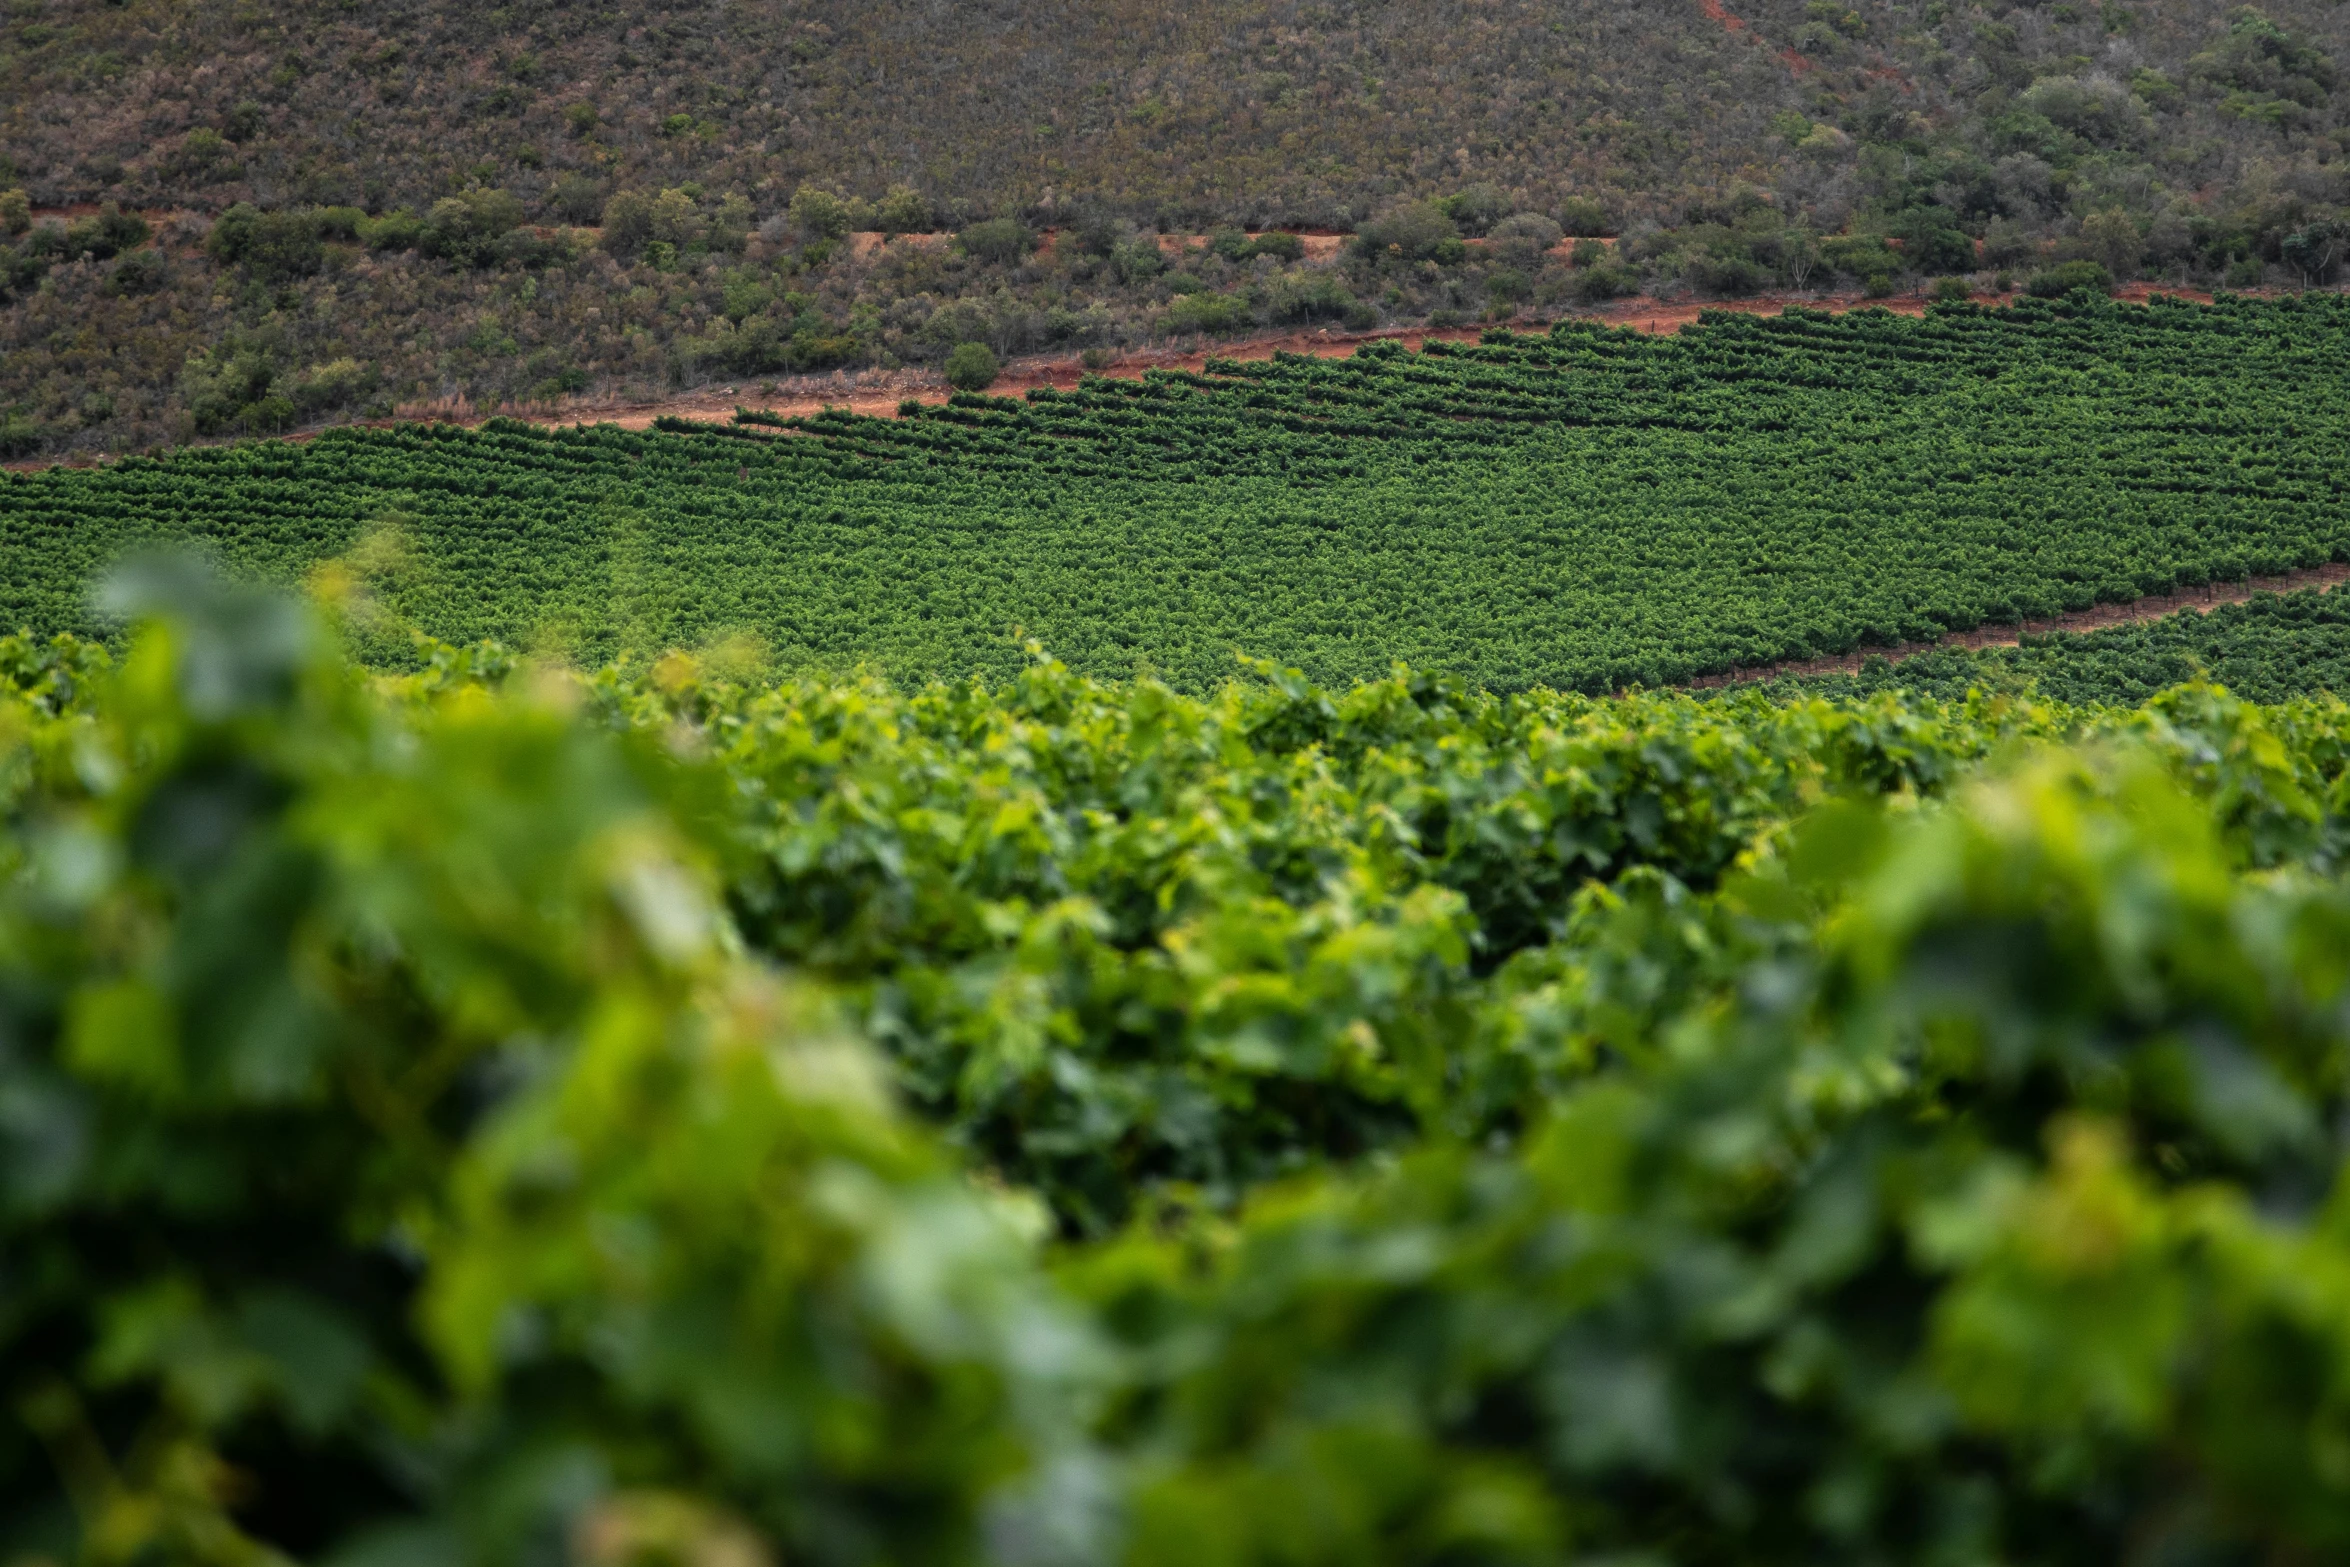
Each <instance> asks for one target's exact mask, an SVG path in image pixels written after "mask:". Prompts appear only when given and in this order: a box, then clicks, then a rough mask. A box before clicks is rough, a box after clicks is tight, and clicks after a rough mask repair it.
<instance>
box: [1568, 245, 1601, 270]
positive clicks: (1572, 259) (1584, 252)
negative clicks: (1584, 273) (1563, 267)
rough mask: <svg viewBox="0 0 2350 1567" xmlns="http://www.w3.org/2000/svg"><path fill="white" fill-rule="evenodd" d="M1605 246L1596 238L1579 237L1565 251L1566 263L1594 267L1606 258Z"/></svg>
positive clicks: (1572, 265) (1573, 265) (1574, 265)
mask: <svg viewBox="0 0 2350 1567" xmlns="http://www.w3.org/2000/svg"><path fill="white" fill-rule="evenodd" d="M1607 254H1608V252H1607V246H1606V245H1604V244H1602V243H1601V242H1600V241H1598V240H1596V239H1579V240H1577V241H1575V243H1574V246H1573V247H1572V248H1571V249H1569V250H1568V252H1567V265H1568V266H1571V267H1596V266H1598V265H1599V264H1600V263H1601V262H1603V261H1605V260H1607Z"/></svg>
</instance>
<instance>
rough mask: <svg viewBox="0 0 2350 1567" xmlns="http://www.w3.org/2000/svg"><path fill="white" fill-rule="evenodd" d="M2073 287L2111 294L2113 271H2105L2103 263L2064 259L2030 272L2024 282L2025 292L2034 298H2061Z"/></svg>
mask: <svg viewBox="0 0 2350 1567" xmlns="http://www.w3.org/2000/svg"><path fill="white" fill-rule="evenodd" d="M2076 288H2085V289H2088V290H2090V291H2091V292H2092V293H2098V294H2110V293H2112V292H2113V274H2112V273H2110V272H2108V271H2106V270H2105V265H2104V263H2103V262H2098V261H2066V262H2060V263H2059V264H2057V265H2056V266H2053V267H2046V268H2043V269H2042V270H2040V271H2038V272H2035V273H2033V274H2032V276H2031V278H2030V279H2029V280H2028V281H2027V282H2026V283H2025V284H2024V292H2026V293H2028V294H2030V295H2031V296H2032V297H2033V298H2034V299H2062V298H2063V297H2064V296H2065V295H2067V294H2069V293H2071V292H2072V291H2073V290H2074V289H2076Z"/></svg>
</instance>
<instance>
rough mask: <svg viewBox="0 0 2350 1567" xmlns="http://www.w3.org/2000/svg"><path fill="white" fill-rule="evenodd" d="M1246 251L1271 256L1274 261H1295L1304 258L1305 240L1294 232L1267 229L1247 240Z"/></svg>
mask: <svg viewBox="0 0 2350 1567" xmlns="http://www.w3.org/2000/svg"><path fill="white" fill-rule="evenodd" d="M1248 253H1249V254H1250V255H1251V256H1271V257H1272V258H1273V259H1274V260H1275V261H1279V262H1284V263H1288V262H1295V261H1300V260H1303V259H1304V257H1305V253H1306V242H1305V241H1304V240H1302V239H1300V238H1298V237H1297V236H1296V235H1295V234H1288V233H1284V232H1282V231H1281V230H1280V229H1268V230H1266V231H1265V232H1264V233H1262V234H1259V235H1258V236H1257V237H1256V238H1255V239H1252V240H1250V241H1249V244H1248Z"/></svg>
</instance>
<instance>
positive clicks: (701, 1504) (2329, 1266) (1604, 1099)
mask: <svg viewBox="0 0 2350 1567" xmlns="http://www.w3.org/2000/svg"><path fill="white" fill-rule="evenodd" d="M141 593H143V594H144V596H145V602H147V603H148V604H150V605H153V604H155V603H157V602H171V603H176V605H177V607H176V608H175V609H174V610H173V611H172V612H171V613H170V614H168V615H166V616H165V617H164V618H163V619H162V620H161V621H159V622H158V623H156V624H154V625H153V626H151V627H150V628H149V629H148V630H147V631H146V632H144V633H143V634H142V635H141V636H140V637H139V638H138V639H137V640H136V641H134V642H133V643H132V644H131V646H130V650H129V652H128V653H127V654H126V655H125V656H124V657H123V658H122V660H121V661H120V663H119V665H115V666H112V667H108V666H107V664H106V661H105V660H104V659H102V658H99V657H96V656H93V655H91V654H89V653H88V652H86V650H83V649H81V648H78V647H76V646H74V645H71V644H65V645H59V646H53V647H50V648H47V649H43V648H37V647H32V646H29V645H26V644H24V643H21V642H18V643H11V644H8V645H6V646H4V647H0V674H5V675H6V676H7V685H8V687H9V691H8V693H7V694H6V695H5V698H4V700H0V787H4V789H5V795H4V799H5V810H6V818H7V825H6V830H5V832H4V833H0V871H4V872H5V874H4V876H0V1258H4V1259H5V1265H4V1267H0V1375H4V1376H5V1379H6V1381H7V1383H8V1387H9V1391H10V1393H11V1395H12V1407H13V1409H14V1411H15V1418H14V1419H12V1420H10V1421H9V1422H8V1423H6V1424H5V1425H0V1530H4V1531H5V1541H4V1544H0V1548H4V1549H6V1550H8V1551H9V1552H11V1553H13V1554H29V1555H31V1556H33V1557H34V1558H36V1559H37V1558H40V1557H42V1556H47V1557H50V1558H53V1559H57V1560H65V1559H86V1560H89V1561H93V1562H95V1561H108V1562H114V1561H130V1560H134V1559H166V1558H168V1559H175V1560H201V1561H207V1562H211V1561H218V1562H230V1561H234V1562H240V1563H243V1562H254V1561H260V1560H266V1559H272V1557H273V1554H274V1553H276V1552H285V1553H289V1554H292V1555H295V1556H298V1557H304V1558H310V1557H322V1558H333V1559H336V1560H340V1561H345V1562H369V1563H372V1562H392V1561H409V1560H415V1561H424V1560H428V1559H429V1560H432V1561H435V1562H449V1561H481V1562H485V1563H487V1562H498V1563H507V1562H514V1561H518V1560H538V1559H550V1560H551V1559H558V1558H561V1557H564V1556H566V1555H568V1556H570V1557H572V1558H574V1559H578V1560H582V1561H589V1562H634V1561H648V1560H693V1561H719V1560H725V1561H730V1562H751V1561H760V1560H785V1561H816V1562H872V1561H891V1562H923V1561H941V1562H946V1561H964V1560H975V1559H982V1558H984V1559H991V1560H1001V1561H1020V1562H1062V1561H1067V1562H1097V1561H1113V1560H1126V1561H1133V1562H1158V1561H1162V1560H1165V1561H1173V1560H1182V1561H1186V1562H1195V1561H1211V1562H1268V1563H1270V1562H1332V1563H1337V1562H1348V1563H1359V1562H1365V1561H1395V1562H1505V1561H1506V1562H1521V1561H1523V1562H1535V1561H1551V1560H1564V1559H1566V1558H1567V1557H1568V1556H1570V1555H1573V1556H1578V1557H1582V1556H1606V1555H1611V1554H1612V1555H1616V1556H1619V1557H1620V1556H1627V1555H1628V1556H1635V1557H1641V1558H1645V1559H1650V1560H1659V1561H1687V1562H1692V1563H1696V1562H1709V1561H1738V1562H1787V1563H1795V1562H1807V1563H1808V1562H1816V1561H1819V1560H1823V1559H1834V1560H1905V1561H1945V1560H1947V1561H1989V1560H2006V1561H2046V1562H2070V1561H2088V1560H2096V1561H2120V1560H2139V1559H2144V1560H2154V1559H2162V1560H2204V1559H2264V1558H2265V1559H2276V1560H2295V1559H2320V1558H2323V1557H2326V1556H2330V1555H2332V1554H2336V1553H2338V1552H2340V1551H2342V1550H2343V1549H2345V1548H2346V1547H2350V1538H2346V1537H2345V1530H2344V1525H2343V1519H2344V1518H2345V1517H2350V1478H2346V1477H2345V1476H2344V1474H2343V1473H2342V1471H2341V1469H2340V1465H2339V1463H2338V1461H2337V1455H2338V1452H2339V1450H2340V1446H2341V1441H2342V1433H2343V1431H2344V1430H2345V1419H2346V1418H2350V1334H2346V1333H2345V1330H2344V1326H2343V1324H2344V1323H2345V1322H2350V1230H2346V1229H2345V1227H2344V1224H2345V1219H2344V1215H2345V1208H2344V1203H2345V1201H2346V1200H2350V1199H2345V1197H2344V1195H2343V1193H2342V1191H2341V1187H2340V1174H2341V1167H2342V1162H2343V1154H2344V1149H2343V1147H2342V1144H2341V1135H2342V1134H2341V1128H2342V1127H2343V1125H2345V1124H2346V1123H2345V1121H2344V1118H2343V1112H2344V1110H2345V1109H2346V1108H2350V1105H2346V1104H2345V1093H2344V1088H2345V1084H2344V1070H2343V1069H2344V1065H2345V1061H2346V1059H2350V1057H2346V1054H2345V1046H2346V1044H2350V1038H2346V1036H2350V1008H2345V1007H2344V1005H2343V1002H2344V1000H2345V998H2346V997H2350V965H2346V964H2345V961H2344V959H2343V956H2342V954H2343V953H2344V952H2346V951H2350V942H2346V941H2345V937H2350V894H2346V893H2345V891H2344V889H2343V887H2342V885H2341V883H2340V881H2339V879H2338V876H2337V874H2336V871H2335V865H2336V862H2337V859H2338V856H2339V852H2340V842H2341V832H2342V826H2343V823H2344V821H2345V820H2346V819H2350V784H2345V781H2344V774H2345V771H2346V761H2345V742H2346V740H2350V709H2345V708H2343V707H2341V706H2340V705H2338V704H2334V703H2331V702H2322V703H2304V704H2298V705H2293V706H2287V707H2281V708H2273V709H2259V708H2254V707H2250V706H2247V705H2245V704H2242V703H2240V702H2238V701H2236V700H2235V699H2233V698H2231V697H2229V696H2227V695H2226V694H2225V693H2224V692H2221V691H2218V690H2216V689H2214V688H2209V687H2189V688H2184V689H2182V690H2179V691H2175V692H2172V693H2168V694H2166V695H2165V696H2164V697H2163V698H2162V699H2161V700H2160V701H2159V702H2157V703H2156V704H2153V705H2152V706H2150V707H2149V708H2147V709H2145V710H2143V711H2140V712H2136V713H2130V714H2114V713H2087V712H2080V711H2074V710H2069V709H2065V708H2062V707H2058V706H2054V705H2049V704H2038V703H2031V702H2025V701H2021V700H2016V699H2005V698H2002V699H1989V698H1979V699H1975V700H1973V701H1971V702H1968V703H1963V704H1945V703H1937V702H1933V701H1930V700H1924V699H1909V700H1897V699H1894V698H1890V697H1885V698H1878V699H1874V700H1871V701H1866V702H1858V701H1828V700H1809V701H1801V702H1790V703H1785V704H1780V705H1774V704H1772V703H1770V702H1768V701H1765V700H1761V699H1757V698H1748V699H1743V700H1734V701H1728V702H1716V703H1699V702H1696V701H1692V700H1688V699H1682V698H1637V699H1631V700H1626V701H1621V702H1617V701H1590V700H1585V699H1580V698H1556V697H1544V698H1540V699H1518V698H1489V697H1481V696H1472V695H1469V694H1467V693H1465V692H1463V691H1461V690H1459V689H1457V688H1453V687H1449V686H1446V685H1444V684H1443V683H1441V682H1432V681H1428V680H1425V679H1421V678H1417V677H1410V676H1401V675H1399V676H1398V677H1396V678H1395V679H1393V680H1391V681H1387V682H1382V683H1379V684H1376V685H1371V686H1365V687H1360V688H1357V689H1355V690H1353V691H1351V692H1348V693H1344V694H1334V693H1328V692H1324V691H1322V690H1319V689H1317V688H1315V687H1313V686H1311V685H1310V684H1308V683H1307V682H1305V681H1304V680H1302V679H1300V678H1298V677H1295V676H1293V675H1289V674H1286V673H1283V672H1281V671H1278V670H1270V671H1267V672H1265V673H1264V675H1263V676H1262V677H1261V678H1259V679H1258V680H1256V681H1254V682H1252V683H1250V684H1247V685H1245V686H1236V687H1233V688H1229V689H1227V690H1226V691H1224V692H1222V693H1221V694H1219V695H1217V696H1215V697H1213V698H1209V699H1197V698H1188V697H1183V696H1180V695H1177V694H1175V693H1172V692H1170V691H1168V690H1166V689H1164V688H1162V687H1158V686H1155V685H1151V684H1148V683H1142V684H1136V685H1132V686H1127V687H1103V686H1099V685H1095V684H1093V683H1090V682H1088V681H1085V680H1082V679H1079V678H1076V677H1073V676H1071V675H1070V674H1069V673H1068V672H1066V671H1065V670H1062V669H1060V668H1058V667H1057V666H1054V665H1052V664H1050V663H1049V662H1043V661H1038V662H1036V663H1034V664H1032V665H1031V667H1030V668H1029V669H1028V671H1027V672H1026V673H1024V674H1023V675H1021V676H1020V677H1019V678H1018V679H1016V680H1014V681H1013V682H1011V683H1009V684H1008V685H1005V686H1002V687H999V688H996V689H994V690H982V689H979V688H951V687H937V688H931V689H929V690H926V691H923V692H920V693H916V694H912V695H905V694H900V693H896V692H893V691H891V690H890V689H888V688H886V687H882V686H879V685H874V684H858V683H854V682H850V683H833V684H825V683H813V682H811V683H804V684H797V685H789V686H785V687H781V688H778V689H774V690H769V691H762V690H752V689H744V688H741V687H739V686H736V685H734V684H731V683H729V682H727V681H725V680H722V679H719V678H717V677H716V676H715V675H714V674H713V673H712V671H711V670H710V668H709V667H707V666H706V665H703V664H700V663H697V662H696V661H694V660H691V659H688V658H684V657H673V658H671V659H669V660H666V661H664V662H663V663H661V664H660V665H657V666H655V667H654V668H653V669H652V670H651V671H650V672H649V673H646V674H644V675H642V676H640V677H636V678H624V677H621V676H619V675H616V674H610V673H607V674H606V675H604V676H602V677H599V678H598V679H596V680H594V681H589V682H581V681H579V680H577V679H575V678H573V677H569V676H563V675H559V674H554V673H551V672H548V671H545V670H541V669H539V668H536V667H535V666H530V665H527V664H520V663H517V662H516V661H514V660H512V659H511V658H508V657H507V656H505V655H504V654H502V653H500V652H498V651H497V650H496V649H492V648H474V649H456V648H450V647H437V648H430V649H428V650H427V656H426V658H425V659H424V663H423V668H422V670H421V672H420V673H417V674H414V675H411V676H407V677H403V678H401V679H399V680H396V681H385V680H382V679H380V678H376V677H369V676H366V675H364V674H362V673H360V672H358V671H356V670H355V669H354V668H352V667H351V666H349V665H348V664H347V663H345V662H344V660H343V659H342V657H341V655H340V654H339V653H338V651H337V650H336V649H335V647H334V646H333V644H332V641H331V639H330V638H329V637H328V636H327V635H326V634H325V633H324V632H323V631H322V630H321V629H320V627H319V625H318V623H317V622H316V621H315V620H314V619H313V618H312V617H310V616H309V615H308V614H306V613H305V612H303V611H301V610H300V609H298V608H296V607H294V606H291V605H289V604H286V603H284V602H282V601H275V600H269V599H263V598H256V597H251V596H246V595H242V594H235V593H228V592H225V591H224V590H219V589H216V588H209V587H190V586H189V585H188V584H186V583H184V582H182V583H178V584H173V583H170V582H165V581H158V580H150V581H149V582H148V583H147V585H146V586H145V587H144V588H143V589H138V590H136V591H134V592H133V593H132V594H131V595H130V600H131V601H136V600H137V599H138V597H139V595H140V594H141Z"/></svg>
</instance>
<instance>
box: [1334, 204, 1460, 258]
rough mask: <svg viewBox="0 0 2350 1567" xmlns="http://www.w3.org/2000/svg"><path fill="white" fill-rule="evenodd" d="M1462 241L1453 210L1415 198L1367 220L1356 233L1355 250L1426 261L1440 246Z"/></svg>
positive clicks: (1369, 254) (1370, 254)
mask: <svg viewBox="0 0 2350 1567" xmlns="http://www.w3.org/2000/svg"><path fill="white" fill-rule="evenodd" d="M1448 242H1449V244H1450V245H1458V244H1459V243H1460V230H1459V228H1458V226H1456V225H1455V224H1454V222H1453V220H1452V217H1451V215H1450V214H1448V213H1447V212H1445V211H1444V209H1443V208H1441V207H1439V206H1437V205H1436V204H1435V203H1433V202H1426V201H1414V202H1407V203H1406V204H1404V205H1403V206H1400V207H1394V208H1391V209H1389V210H1388V211H1387V212H1384V213H1382V214H1381V215H1380V216H1378V217H1376V218H1374V219H1372V220H1371V221H1370V222H1368V223H1366V224H1364V225H1363V226H1362V228H1361V230H1360V231H1359V232H1357V233H1356V235H1355V242H1354V243H1355V250H1356V252H1357V253H1358V254H1360V255H1363V256H1366V257H1369V258H1371V259H1373V260H1383V259H1394V260H1399V261H1426V260H1429V259H1430V258H1432V257H1434V256H1435V255H1436V254H1437V252H1438V251H1439V250H1440V249H1445V248H1447V246H1448Z"/></svg>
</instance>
